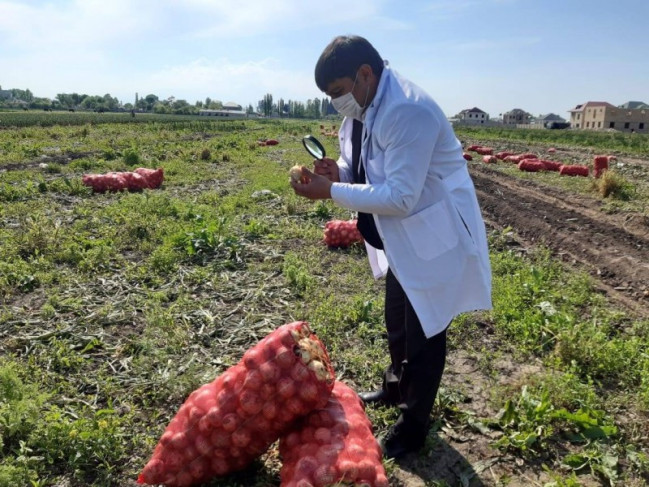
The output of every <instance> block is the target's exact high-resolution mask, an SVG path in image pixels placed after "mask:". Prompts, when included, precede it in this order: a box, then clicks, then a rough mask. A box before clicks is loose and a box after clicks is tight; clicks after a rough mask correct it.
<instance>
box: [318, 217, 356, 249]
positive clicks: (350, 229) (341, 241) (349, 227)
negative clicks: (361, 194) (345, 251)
mask: <svg viewBox="0 0 649 487" xmlns="http://www.w3.org/2000/svg"><path fill="white" fill-rule="evenodd" d="M356 223H357V220H331V221H328V222H327V223H326V224H325V228H324V242H325V244H327V247H343V248H346V247H349V246H351V245H353V244H355V243H357V242H358V243H362V242H363V236H362V235H361V232H359V231H358V228H357V226H356Z"/></svg>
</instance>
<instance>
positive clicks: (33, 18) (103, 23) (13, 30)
mask: <svg viewBox="0 0 649 487" xmlns="http://www.w3.org/2000/svg"><path fill="white" fill-rule="evenodd" d="M139 6H140V4H139V3H138V4H136V3H135V2H130V1H128V0H110V1H109V2H106V1H100V0H75V1H72V2H59V3H57V4H52V3H47V4H43V5H40V6H34V5H30V4H26V3H19V2H10V1H4V2H2V1H0V12H2V15H0V36H1V37H0V38H2V39H3V44H4V45H5V46H11V48H12V49H15V50H18V51H38V50H48V51H51V50H55V49H65V48H70V47H73V48H74V47H86V48H88V47H93V46H96V45H110V44H111V43H114V42H119V43H122V42H126V41H128V40H129V39H131V38H133V37H134V36H136V35H137V29H138V28H139V29H141V28H142V26H143V24H145V25H146V24H147V23H148V22H147V20H146V17H145V18H144V20H142V18H141V15H142V12H141V10H140V9H139Z"/></svg>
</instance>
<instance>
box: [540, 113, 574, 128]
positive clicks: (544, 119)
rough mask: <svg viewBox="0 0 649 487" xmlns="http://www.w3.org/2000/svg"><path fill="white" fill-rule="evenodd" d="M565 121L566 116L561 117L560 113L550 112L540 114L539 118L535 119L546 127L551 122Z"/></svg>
mask: <svg viewBox="0 0 649 487" xmlns="http://www.w3.org/2000/svg"><path fill="white" fill-rule="evenodd" d="M565 121H566V119H565V118H563V117H560V116H559V115H557V114H555V113H548V114H546V115H539V116H538V118H536V119H535V120H534V123H538V124H541V125H543V126H544V127H545V126H547V124H548V123H550V122H559V123H564V122H565Z"/></svg>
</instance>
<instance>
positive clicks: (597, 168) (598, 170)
mask: <svg viewBox="0 0 649 487" xmlns="http://www.w3.org/2000/svg"><path fill="white" fill-rule="evenodd" d="M608 161H609V156H595V158H594V159H593V175H594V176H595V177H596V178H600V177H601V176H602V174H604V171H608Z"/></svg>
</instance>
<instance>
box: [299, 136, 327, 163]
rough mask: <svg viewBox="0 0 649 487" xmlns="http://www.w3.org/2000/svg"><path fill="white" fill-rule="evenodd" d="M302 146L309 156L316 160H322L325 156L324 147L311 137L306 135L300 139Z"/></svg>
mask: <svg viewBox="0 0 649 487" xmlns="http://www.w3.org/2000/svg"><path fill="white" fill-rule="evenodd" d="M302 144H304V148H305V149H306V150H307V152H308V153H309V154H311V155H312V156H313V157H315V158H316V159H323V158H324V157H325V155H326V152H325V148H324V146H323V145H322V144H321V143H320V141H319V140H318V139H316V138H315V137H314V136H313V135H307V136H305V137H304V138H303V139H302Z"/></svg>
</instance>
